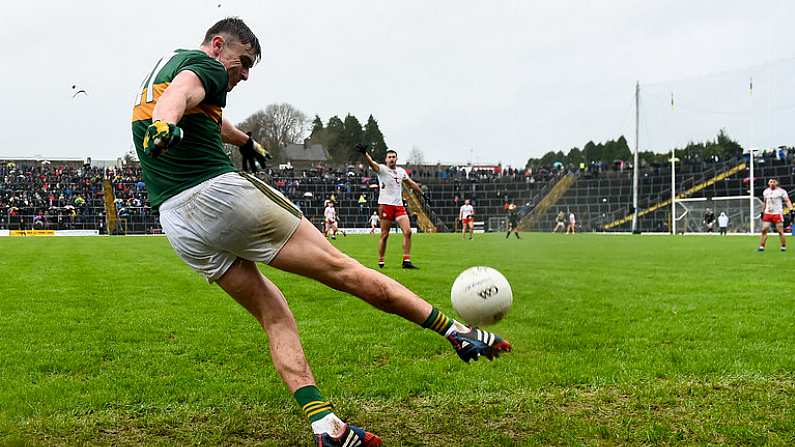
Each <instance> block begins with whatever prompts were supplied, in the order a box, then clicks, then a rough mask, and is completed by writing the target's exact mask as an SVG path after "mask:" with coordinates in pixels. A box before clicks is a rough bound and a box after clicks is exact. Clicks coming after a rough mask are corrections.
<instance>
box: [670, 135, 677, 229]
mask: <svg viewBox="0 0 795 447" xmlns="http://www.w3.org/2000/svg"><path fill="white" fill-rule="evenodd" d="M671 235H673V236H676V152H675V149H673V148H672V149H671Z"/></svg>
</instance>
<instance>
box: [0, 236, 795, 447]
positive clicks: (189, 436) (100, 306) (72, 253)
mask: <svg viewBox="0 0 795 447" xmlns="http://www.w3.org/2000/svg"><path fill="white" fill-rule="evenodd" d="M414 241H415V243H414V253H413V254H414V256H413V258H414V261H415V263H416V264H417V265H418V266H420V267H421V270H419V271H403V270H401V269H400V268H399V262H400V254H399V239H398V238H391V240H390V245H391V246H390V251H389V253H388V257H387V268H386V269H384V273H386V274H388V275H390V276H392V277H394V278H396V279H397V280H399V281H401V282H402V283H404V284H406V285H407V286H409V287H410V288H412V289H413V290H415V291H417V292H418V293H419V294H420V295H422V296H423V297H425V298H426V299H428V300H429V301H430V302H432V303H433V304H435V305H437V306H438V307H440V308H441V309H443V310H444V311H447V312H448V313H449V314H450V315H452V314H453V312H452V309H451V307H450V300H449V289H450V286H451V284H452V281H453V279H454V278H455V276H456V275H457V274H458V273H459V272H460V271H462V270H463V269H464V268H466V267H469V266H473V265H489V266H492V267H495V268H497V269H498V270H500V271H501V272H503V274H505V275H506V276H507V277H508V279H509V281H511V284H512V286H513V290H514V307H513V309H512V311H511V313H510V314H509V315H508V317H507V319H506V320H505V321H503V322H501V323H499V324H498V325H497V326H494V327H493V329H494V331H495V332H498V333H500V334H503V335H505V336H506V337H507V338H508V339H509V340H510V341H511V342H512V343H513V345H514V352H513V353H511V354H510V355H506V356H503V357H501V358H500V359H498V360H497V361H495V362H492V363H489V362H487V361H485V360H481V361H479V362H476V363H473V364H469V365H466V364H464V363H463V362H461V361H460V360H459V359H458V358H457V357H456V356H455V354H454V353H453V352H452V350H451V348H450V346H449V345H448V343H447V342H446V341H445V340H443V339H441V338H440V337H439V336H438V335H436V334H434V333H432V332H430V331H427V330H426V331H423V330H420V329H419V328H417V327H415V326H414V325H413V324H410V323H407V322H404V321H402V320H401V319H399V318H397V317H395V316H390V315H386V314H382V313H380V312H378V311H376V310H375V309H372V308H370V307H368V306H367V305H366V304H364V303H362V302H360V301H359V300H357V299H355V298H352V297H349V296H347V295H344V294H342V293H339V292H336V291H334V290H330V289H328V288H325V287H324V286H321V285H319V284H317V283H314V282H312V281H309V280H305V279H303V278H299V277H296V276H293V275H288V274H285V273H282V272H279V271H275V270H273V269H270V268H268V267H263V270H264V271H265V273H266V274H267V275H268V276H269V277H270V278H271V279H273V280H274V282H276V283H277V284H278V285H279V286H280V287H281V288H282V289H283V290H284V292H285V295H286V296H287V297H288V300H289V301H290V305H291V307H292V309H293V312H294V313H295V315H296V318H297V320H298V324H299V329H300V331H301V335H302V339H303V342H304V348H305V350H306V352H307V356H308V358H309V360H310V362H311V364H312V366H313V369H314V372H315V375H316V377H317V379H318V382H319V386H320V388H321V390H322V391H323V393H324V394H325V395H326V396H327V397H328V398H330V399H331V400H332V401H333V402H334V403H335V405H336V407H337V412H338V414H339V415H340V416H341V417H343V418H346V419H348V420H350V421H352V422H355V423H357V424H359V425H362V426H364V427H367V428H368V429H370V430H372V431H374V432H376V433H378V434H379V435H380V436H382V437H383V438H384V439H385V441H386V443H387V445H418V446H419V445H431V446H443V445H445V446H446V445H471V446H491V445H549V444H590V445H600V444H603V445H615V444H634V445H641V444H643V445H649V444H680V443H685V444H707V443H711V444H773V445H793V444H795V372H793V371H795V299H793V294H792V290H791V287H790V283H791V280H790V279H789V278H790V277H791V275H790V272H789V270H790V268H791V266H792V265H793V261H792V259H793V258H792V256H795V254H792V253H779V252H778V251H777V248H778V247H777V243H776V242H775V241H772V240H771V242H772V244H769V249H770V251H769V252H767V253H761V254H760V253H756V252H754V248H755V246H756V241H755V239H751V238H745V237H728V238H720V237H717V236H716V237H684V238H681V237H678V238H670V237H652V236H648V237H647V236H642V237H638V236H599V235H588V234H579V235H577V236H575V237H567V236H564V235H551V234H533V235H531V234H525V235H523V239H522V240H520V241H517V240H514V239H510V240H505V239H504V235H496V234H493V235H481V236H479V237H477V238H476V240H474V241H462V240H460V236H454V235H418V236H417V237H416V238H415V239H414ZM335 243H336V245H337V246H338V247H339V248H341V249H342V250H343V251H345V252H346V253H349V254H351V255H352V256H354V257H356V258H357V259H359V260H360V261H362V262H364V263H365V264H368V265H371V266H374V264H375V262H374V261H375V243H376V240H375V239H374V238H371V237H368V236H351V237H347V238H342V239H339V240H338V241H336V242H335ZM309 440H310V430H309V427H308V424H307V423H306V421H305V419H304V418H303V417H302V416H301V414H300V412H299V409H298V406H297V405H296V404H295V402H294V401H293V399H292V397H291V396H290V395H289V394H288V393H287V392H286V388H285V387H284V386H283V385H282V383H281V382H280V380H279V378H278V376H277V374H276V372H275V371H274V370H273V368H272V366H271V364H270V357H269V354H268V352H267V344H266V340H265V335H264V333H263V332H262V331H261V330H260V329H259V327H258V325H257V323H256V322H255V321H254V319H253V318H251V317H250V316H249V315H248V314H247V313H246V312H245V311H244V310H243V309H242V308H241V307H239V306H238V305H237V304H236V303H234V301H233V300H232V299H231V298H229V297H227V296H226V295H225V294H224V293H223V292H222V291H221V290H220V289H219V288H218V287H217V286H208V285H207V284H206V283H205V282H204V280H203V279H202V278H201V277H200V276H199V275H197V274H195V273H193V272H192V271H191V270H190V269H189V268H188V267H187V266H186V265H184V264H182V262H181V261H180V260H179V259H178V258H177V257H176V255H175V254H174V253H173V251H172V250H171V248H170V246H169V245H168V241H167V240H166V239H165V238H41V239H34V238H32V239H16V238H3V239H0V445H64V444H66V445H74V444H80V445H85V444H88V445H114V446H115V445H175V444H178V445H197V444H204V445H279V446H281V445H285V446H287V445H308V443H309Z"/></svg>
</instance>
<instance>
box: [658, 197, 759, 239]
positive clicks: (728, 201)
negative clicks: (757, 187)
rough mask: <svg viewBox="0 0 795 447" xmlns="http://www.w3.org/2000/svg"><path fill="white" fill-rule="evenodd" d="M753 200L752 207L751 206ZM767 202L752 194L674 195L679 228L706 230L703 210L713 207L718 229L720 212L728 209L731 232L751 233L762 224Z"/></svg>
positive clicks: (683, 229)
mask: <svg viewBox="0 0 795 447" xmlns="http://www.w3.org/2000/svg"><path fill="white" fill-rule="evenodd" d="M749 202H750V203H753V211H751V207H750V206H749ZM763 208H764V203H763V202H762V201H761V200H760V199H758V198H756V197H751V196H731V197H712V198H706V197H702V198H692V199H690V198H688V199H675V200H674V207H673V210H674V211H675V214H674V222H675V228H676V232H677V233H679V234H683V233H706V232H707V227H706V225H705V224H704V214H705V213H706V211H707V209H710V210H711V211H712V212H713V213H714V214H715V222H714V226H713V231H714V232H715V233H718V230H719V227H718V216H720V215H721V213H725V214H726V216H728V218H729V225H728V228H727V232H728V233H745V234H748V233H751V232H753V230H754V228H760V222H761V221H760V217H761V213H762V211H763Z"/></svg>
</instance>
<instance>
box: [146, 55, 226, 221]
mask: <svg viewBox="0 0 795 447" xmlns="http://www.w3.org/2000/svg"><path fill="white" fill-rule="evenodd" d="M183 70H190V71H192V72H193V73H195V74H196V76H198V77H199V79H200V80H201V82H202V84H204V92H205V96H204V100H203V101H202V102H201V104H199V105H198V106H196V107H194V108H192V109H190V110H186V111H185V114H184V116H183V117H182V119H181V120H180V121H179V123H177V125H178V126H179V127H181V128H182V130H183V139H182V141H181V142H180V143H179V144H178V145H177V146H174V147H172V148H169V149H168V150H167V151H165V152H163V153H162V154H161V155H160V156H158V157H157V158H153V157H151V156H148V155H145V154H144V152H143V139H144V135H145V134H146V128H147V127H148V126H149V125H150V124H152V112H153V111H154V109H155V104H157V99H158V98H159V97H160V95H162V94H163V92H164V91H165V90H166V88H167V87H168V85H169V83H171V81H172V80H173V79H174V78H175V77H176V76H177V74H178V73H179V72H181V71H183ZM228 82H229V81H228V75H227V73H226V68H225V67H224V66H223V64H221V63H220V62H218V61H217V60H215V59H213V58H211V57H210V56H208V55H207V54H205V53H204V52H202V51H199V50H176V51H174V52H173V53H171V54H169V55H166V56H164V57H162V58H161V59H160V60H159V61H158V62H157V64H156V65H155V67H154V69H152V71H151V72H149V75H148V76H147V77H146V79H144V82H143V84H141V89H140V91H139V92H138V96H137V97H136V98H135V104H134V106H133V113H132V133H133V141H134V143H135V149H136V151H137V152H138V158H139V159H140V160H141V168H142V170H143V175H144V183H145V184H146V189H147V191H148V192H149V201H150V202H151V204H152V206H153V207H158V206H160V204H161V203H163V202H164V201H165V200H167V199H168V198H169V197H171V196H173V195H176V194H178V193H179V192H181V191H184V190H186V189H188V188H191V187H193V186H196V185H198V184H199V183H201V182H203V181H205V180H208V179H211V178H213V177H216V176H218V175H221V174H224V173H227V172H234V171H236V169H235V167H234V166H233V165H232V162H231V160H229V157H228V156H227V155H226V153H225V152H224V144H223V141H221V116H222V115H221V113H222V108H223V107H224V106H225V105H226V88H227V85H228Z"/></svg>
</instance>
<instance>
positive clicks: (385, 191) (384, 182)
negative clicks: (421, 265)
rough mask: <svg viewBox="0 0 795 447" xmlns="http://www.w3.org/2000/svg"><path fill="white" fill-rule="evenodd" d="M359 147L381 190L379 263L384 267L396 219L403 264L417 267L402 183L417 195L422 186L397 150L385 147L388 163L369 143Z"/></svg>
mask: <svg viewBox="0 0 795 447" xmlns="http://www.w3.org/2000/svg"><path fill="white" fill-rule="evenodd" d="M356 150H357V151H358V152H360V153H361V154H362V155H363V156H364V159H365V160H367V164H369V165H370V168H372V170H373V171H375V173H376V175H377V176H378V183H379V187H380V188H381V189H380V192H379V193H378V215H379V216H380V218H381V239H379V240H378V267H379V268H384V253H386V241H387V239H389V230H390V229H391V228H392V222H393V221H394V222H397V224H398V226H399V227H400V231H402V232H403V268H404V269H416V268H417V267H415V266H414V264H412V263H411V222H409V216H408V214H406V208H405V207H404V206H403V184H404V183H405V184H406V185H408V186H409V187H410V188H411V189H413V190H414V191H415V192H416V193H417V195H418V196H422V190H421V189H420V187H419V185H417V183H415V182H414V180H412V179H410V178H409V175H408V174H407V173H406V170H405V169H403V168H401V167H400V166H398V165H397V152H395V151H393V150H392V149H390V150H388V151H386V160H384V161H385V164H379V163H376V162H375V160H373V157H371V156H370V154H369V153H368V152H367V146H366V145H364V144H357V145H356Z"/></svg>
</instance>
